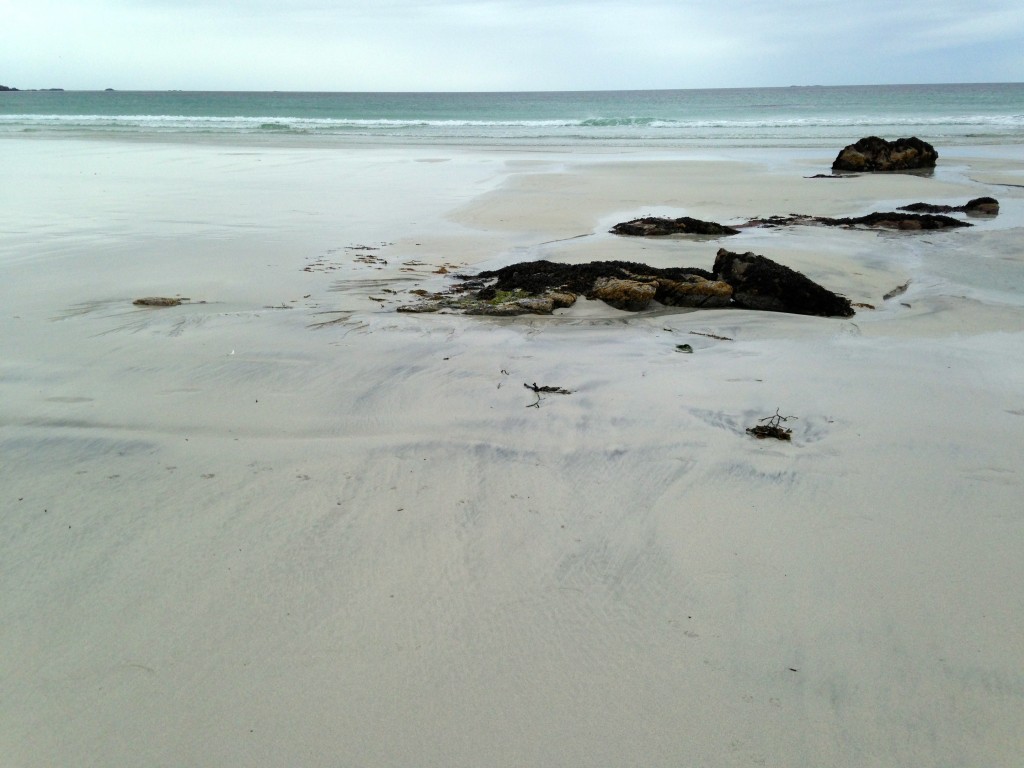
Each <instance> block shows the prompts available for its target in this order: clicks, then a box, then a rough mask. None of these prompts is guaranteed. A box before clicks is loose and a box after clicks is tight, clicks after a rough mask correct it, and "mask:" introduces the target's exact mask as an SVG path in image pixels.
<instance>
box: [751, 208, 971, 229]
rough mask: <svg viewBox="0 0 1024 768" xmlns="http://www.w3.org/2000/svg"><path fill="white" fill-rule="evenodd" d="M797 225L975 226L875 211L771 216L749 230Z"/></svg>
mask: <svg viewBox="0 0 1024 768" xmlns="http://www.w3.org/2000/svg"><path fill="white" fill-rule="evenodd" d="M794 224H803V225H821V226H824V227H870V228H872V229H901V230H907V231H918V230H925V229H929V230H930V229H949V228H955V227H970V226H972V224H970V223H969V222H966V221H960V219H954V218H953V217H952V216H943V215H941V214H931V213H901V212H898V211H888V212H882V211H875V212H873V213H869V214H867V215H866V216H854V217H848V218H842V219H834V218H829V217H828V216H803V215H800V214H793V215H790V216H769V217H768V218H766V219H751V220H750V221H748V222H747V223H746V225H745V226H748V227H785V226H792V225H794Z"/></svg>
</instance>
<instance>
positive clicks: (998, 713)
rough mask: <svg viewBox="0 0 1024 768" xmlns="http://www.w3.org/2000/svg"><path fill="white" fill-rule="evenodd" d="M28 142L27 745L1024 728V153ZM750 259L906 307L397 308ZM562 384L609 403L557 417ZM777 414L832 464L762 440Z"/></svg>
mask: <svg viewBox="0 0 1024 768" xmlns="http://www.w3.org/2000/svg"><path fill="white" fill-rule="evenodd" d="M6 140H7V139H6V138H5V139H0V141H6ZM25 145H26V146H25V151H24V152H22V153H6V155H5V157H6V159H7V161H8V165H9V168H10V172H11V174H12V178H13V177H17V178H20V179H23V180H24V183H23V184H22V188H21V190H20V193H19V197H18V199H17V200H11V201H10V203H9V204H8V206H7V208H8V210H7V211H6V214H7V216H8V221H9V222H12V224H11V225H10V226H8V227H7V228H6V229H5V230H4V231H3V232H0V280H2V281H3V282H4V283H5V284H8V285H11V286H17V287H18V290H17V291H16V292H12V296H11V298H10V299H9V301H8V303H7V304H6V305H5V308H4V312H3V313H2V314H0V338H2V339H3V346H4V349H5V354H4V358H3V360H0V419H2V424H3V431H2V432H0V452H2V455H3V456H4V460H3V462H0V488H3V489H4V490H3V497H2V500H0V504H2V506H3V508H4V510H5V513H4V514H3V515H2V516H0V573H2V575H3V578H4V581H5V583H6V584H9V585H11V589H9V590H8V594H7V597H6V598H5V600H4V601H3V608H2V613H0V626H2V627H3V628H4V629H3V634H2V635H0V643H2V646H3V650H4V653H3V654H0V659H3V661H0V674H2V675H3V677H4V678H5V679H6V680H7V681H9V688H10V691H11V696H10V697H8V698H7V700H6V703H4V704H0V716H2V718H3V720H4V721H5V723H6V724H7V725H6V727H5V728H4V729H3V732H2V733H0V747H2V750H0V751H3V752H4V753H5V754H7V755H8V756H9V759H11V760H12V761H14V763H16V764H18V765H24V766H33V765H39V766H43V765H55V764H66V763H67V762H68V761H69V760H82V761H85V763H87V764H96V765H112V764H126V763H138V762H148V763H171V764H190V765H210V766H214V765H227V764H239V763H252V762H256V763H263V764H289V765H308V766H314V765H323V764H326V763H337V762H341V763H345V764H354V765H355V764H359V765H398V764H403V765H411V764H416V765H438V766H441V765H544V764H555V763H557V764H628V763H635V762H642V763H643V764H645V765H679V764H686V765H707V766H730V765H741V764H749V763H766V764H775V763H778V764H780V765H798V764H807V765H811V764H820V765H826V764H827V765H837V766H840V765H849V766H854V765H856V766H858V767H859V766H864V765H879V766H881V765H888V764H893V763H899V764H911V763H913V764H917V765H922V766H924V765H936V766H937V765H941V764H945V763H955V764H963V765H973V764H979V763H985V764H986V765H991V766H1006V767H1007V768H1009V767H1010V766H1011V765H1014V761H1015V760H1017V758H1018V756H1019V755H1020V754H1021V753H1022V752H1024V736H1022V734H1024V720H1022V716H1021V714H1020V713H1021V712H1022V711H1024V708H1022V707H1021V706H1020V704H1021V699H1022V698H1024V690H1022V689H1021V681H1020V673H1019V670H1020V669H1021V668H1022V665H1024V649H1022V647H1021V645H1020V643H1019V638H1020V637H1022V636H1024V618H1022V617H1024V612H1022V611H1020V610H1015V608H1017V607H1018V606H1019V605H1020V597H1019V596H1020V595H1021V594H1024V567H1022V565H1021V563H1022V560H1021V557H1020V547H1019V542H1020V541H1022V540H1024V537H1022V534H1024V518H1022V517H1021V515H1020V513H1019V512H1018V511H1017V510H1018V508H1019V498H1020V496H1021V491H1022V490H1024V478H1022V476H1021V473H1020V469H1019V467H1018V466H1017V459H1016V446H1017V444H1018V443H1019V434H1020V429H1021V426H1024V400H1022V399H1021V394H1020V393H1021V392H1022V391H1024V366H1022V363H1021V361H1022V360H1024V355H1022V354H1021V353H1022V351H1024V330H1022V326H1021V323H1020V317H1021V315H1022V309H1024V306H1022V305H1024V285H1022V284H1021V281H1022V279H1024V257H1022V256H1021V254H1020V251H1019V242H1020V239H1019V235H1020V232H1021V229H1022V228H1024V189H1018V188H1016V187H1005V188H997V187H994V186H992V185H991V184H989V183H988V182H990V181H992V180H999V181H1000V182H1007V183H1016V182H1015V181H1014V180H1015V179H1017V178H1018V177H1019V176H1020V175H1021V174H1022V173H1024V157H1022V156H1021V152H1020V148H1019V147H1017V146H1009V147H1004V148H1002V149H1000V150H998V151H996V150H993V151H992V152H991V153H989V152H988V151H987V150H985V151H981V150H979V151H977V152H975V151H974V149H973V148H972V151H971V152H969V153H962V154H956V153H954V152H953V151H952V150H951V151H948V152H944V151H943V149H942V148H939V150H940V169H939V171H938V172H937V174H936V176H935V177H933V178H922V177H894V176H880V177H860V178H855V179H847V180H813V179H805V178H803V175H804V173H805V172H806V171H807V170H809V169H810V168H812V167H816V166H815V155H814V152H815V150H812V149H805V150H794V151H793V152H784V151H783V152H779V151H775V150H763V151H762V159H761V160H760V161H755V160H756V158H754V154H755V153H754V151H753V150H751V151H749V152H747V151H744V152H741V153H738V152H732V151H724V152H723V151H721V150H717V149H716V150H714V151H713V152H709V153H704V154H702V155H701V154H700V153H694V154H689V153H686V152H682V153H676V152H673V153H671V156H666V154H668V153H663V152H657V151H652V152H648V153H646V154H644V153H639V154H640V161H638V162H622V161H621V160H619V159H616V158H614V157H612V156H611V152H610V151H609V152H608V153H602V155H601V157H600V159H599V161H597V162H595V161H594V155H593V154H592V153H590V152H586V151H584V152H582V153H567V152H561V153H548V152H537V153H535V152H530V151H523V152H516V153H505V152H502V153H494V152H490V151H487V150H484V149H480V148H476V149H474V150H471V151H463V150H461V149H458V148H451V147H444V148H442V147H429V148H421V147H416V148H410V149H403V150H399V149H398V148H394V149H393V148H390V147H389V148H387V149H386V150H385V151H384V152H377V153H372V152H363V151H358V152H350V151H348V149H333V148H332V149H316V150H310V151H306V150H301V151H300V150H294V149H281V148H276V149H271V148H266V147H262V146H257V147H254V146H251V145H243V146H234V147H230V148H229V147H220V146H209V145H191V144H182V145H163V144H153V145H151V144H139V143H135V142H125V143H118V142H110V143H102V142H92V141H85V142H79V141H70V140H68V141H65V142H64V143H59V142H58V143H51V142H35V141H29V142H25ZM836 149H838V147H837V148H836ZM999 153H1002V155H1003V156H1004V159H1005V162H1003V164H1002V165H1000V164H999ZM606 154H607V156H606ZM826 154H827V155H829V160H828V162H831V156H834V152H832V153H826V152H822V153H820V156H824V155H826ZM695 155H696V157H695ZM741 155H742V156H741ZM947 158H948V159H947ZM635 159H636V158H634V160H635ZM943 162H948V163H949V165H948V166H947V167H942V165H941V164H942V163H943ZM975 179H978V180H975ZM979 180H980V181H979ZM982 190H987V191H988V193H989V194H992V195H993V196H995V197H997V198H998V199H999V200H1000V203H1001V204H1002V207H1001V211H1000V214H999V216H998V217H996V218H995V219H991V220H984V221H981V222H979V225H978V226H976V227H973V228H970V229H966V230H964V231H957V232H937V233H928V234H924V233H879V232H873V231H848V230H842V231H834V230H826V229H824V228H814V227H802V228H787V229H785V230H757V231H745V232H744V233H742V234H741V235H737V236H733V237H729V238H724V239H722V240H714V241H703V242H699V241H686V240H680V239H668V240H658V241H649V240H648V241H645V240H642V239H639V238H628V239H627V238H621V237H616V236H614V235H610V234H608V232H607V230H608V229H609V227H610V225H611V224H612V223H614V220H615V219H616V218H619V217H621V220H626V219H628V218H631V217H632V214H634V213H638V214H645V213H649V212H654V213H661V212H664V213H673V214H674V215H683V214H685V215H694V216H698V217H701V218H710V219H712V220H715V221H721V222H723V223H727V222H729V221H731V220H733V218H734V217H735V218H740V217H748V216H751V215H758V214H761V215H769V214H772V213H780V214H785V213H790V212H794V211H795V212H798V213H809V214H819V215H828V214H839V215H856V214H859V213H863V212H866V210H870V209H872V208H874V209H876V210H877V209H879V208H878V205H879V203H880V202H886V201H888V202H899V201H903V202H916V201H918V200H925V201H928V202H947V201H954V200H955V201H956V202H964V201H965V200H967V199H969V198H971V197H977V196H979V195H980V194H984V193H985V192H983V191H982ZM790 209H793V210H790ZM718 247H726V248H728V249H729V250H735V251H741V252H742V251H748V250H749V251H753V252H755V253H760V254H764V255H766V256H769V257H770V258H773V259H775V260H777V261H780V262H782V263H785V264H787V265H788V266H791V267H792V268H794V269H797V270H799V271H801V272H804V274H806V275H808V277H811V278H812V279H814V280H816V281H818V282H820V283H821V284H822V285H824V286H825V287H827V288H829V289H831V290H834V291H836V292H838V293H841V294H844V295H846V296H848V297H849V298H850V299H851V300H853V301H864V302H870V303H874V304H875V305H876V309H875V310H863V311H860V312H858V314H857V315H856V316H855V317H853V318H851V319H849V320H837V319H830V318H816V317H803V316H794V315H782V314H773V313H761V312H750V311H743V310H736V309H728V310H697V311H660V310H658V311H649V312H641V313H627V312H621V311H619V310H614V309H611V308H610V307H606V306H603V305H602V306H598V304H597V303H596V302H587V303H586V304H585V305H584V304H583V303H581V304H580V306H578V307H574V308H572V309H571V310H568V311H565V312H563V313H562V314H559V315H555V316H552V317H521V318H514V319H488V318H475V317H464V316H458V315H433V316H409V315H401V314H397V313H395V312H394V307H395V306H396V305H397V303H398V302H399V300H404V297H408V295H409V293H408V292H409V291H410V290H417V289H429V290H434V289H435V286H440V285H443V284H444V282H445V280H447V278H446V277H445V275H443V274H438V273H437V270H439V269H440V268H441V267H444V266H445V265H451V266H452V267H453V268H454V269H465V270H469V269H472V270H477V269H484V268H492V267H494V266H497V265H501V264H504V263H513V262H515V261H522V260H526V259H533V258H551V259H553V260H562V261H587V260H594V259H605V258H607V259H612V258H622V259H624V260H633V261H644V262H646V263H649V264H652V265H656V266H657V265H668V264H679V263H684V264H686V265H694V266H703V267H707V266H708V265H709V264H710V263H711V262H712V261H713V258H714V252H715V250H716V249H717V248H718ZM384 262H386V263H384ZM307 268H308V269H307ZM907 281H909V286H908V289H907V291H906V293H904V294H903V295H901V296H898V297H895V298H893V299H890V300H883V299H882V296H883V295H884V294H885V293H886V292H887V291H889V290H890V289H892V288H893V287H895V286H897V285H900V284H902V283H904V282H907ZM383 289H388V290H393V291H396V293H395V294H389V293H384V292H383ZM176 293H181V294H182V295H184V296H188V297H189V298H190V299H191V301H190V302H188V303H186V304H183V305H181V306H178V307H169V308H164V309H140V308H136V307H133V306H132V305H131V301H132V299H134V298H137V297H138V296H144V295H169V296H173V295H175V294H176ZM374 296H375V297H378V298H381V297H383V298H385V299H386V300H385V301H378V300H375V299H371V298H370V297H374ZM201 302H205V303H201ZM905 304H909V305H910V306H904V305H905ZM330 320H337V322H334V323H331V324H327V325H324V326H323V327H320V328H315V327H311V326H313V325H315V324H316V323H318V322H321V321H330ZM707 334H712V335H714V336H718V337H723V338H713V337H712V336H711V335H707ZM684 342H685V343H687V344H690V345H691V346H692V348H693V354H692V355H689V354H679V353H678V352H677V351H676V346H677V345H678V344H680V343H684ZM533 382H536V383H538V384H540V385H551V386H559V387H564V388H566V389H568V390H570V392H571V394H569V395H564V396H563V395H550V396H547V397H543V398H540V399H539V401H538V402H539V406H540V407H538V408H535V407H531V406H532V404H533V403H534V400H535V399H537V398H536V397H535V395H534V393H532V392H530V391H528V390H527V389H524V387H523V384H524V383H533ZM776 409H780V412H781V413H782V414H783V415H787V416H795V417H796V418H795V419H794V420H793V421H791V422H787V424H786V426H787V427H792V428H793V440H792V443H791V444H784V443H779V442H775V441H758V440H756V439H754V438H751V437H750V436H749V435H747V434H746V433H745V430H746V428H747V427H750V426H752V425H753V424H755V423H757V421H758V420H759V419H761V418H764V417H767V416H770V415H771V414H772V413H774V412H776Z"/></svg>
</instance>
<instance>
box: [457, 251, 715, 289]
mask: <svg viewBox="0 0 1024 768" xmlns="http://www.w3.org/2000/svg"><path fill="white" fill-rule="evenodd" d="M692 275H696V276H698V277H703V278H705V279H706V280H714V279H715V276H714V275H713V274H712V273H711V272H708V271H707V270H706V269H698V268H697V267H669V268H667V269H658V268H656V267H649V266H647V265H646V264H639V263H637V262H632V261H590V262H587V263H585V264H558V263H555V262H552V261H545V260H539V261H521V262H519V263H517V264H510V265H509V266H507V267H502V268H501V269H495V270H488V271H486V272H481V273H480V274H478V275H477V276H476V278H469V279H471V280H473V279H484V280H492V279H493V280H494V281H495V282H494V284H493V285H491V286H488V287H486V288H483V289H481V291H480V293H479V294H478V295H479V296H480V298H486V297H487V292H497V291H517V290H519V291H525V292H526V293H529V294H533V295H538V294H541V293H544V292H545V291H568V292H569V293H576V294H580V293H589V292H590V289H591V288H593V286H594V282H595V281H596V280H597V279H598V278H601V277H617V278H625V279H634V280H635V279H637V278H638V276H639V277H643V278H655V277H664V278H668V279H670V280H683V279H686V278H687V277H689V276H692ZM490 297H491V298H493V293H492V294H491V296H490Z"/></svg>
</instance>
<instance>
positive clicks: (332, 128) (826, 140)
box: [0, 83, 1024, 147]
mask: <svg viewBox="0 0 1024 768" xmlns="http://www.w3.org/2000/svg"><path fill="white" fill-rule="evenodd" d="M28 134H36V135H53V136H60V135H64V136H81V135H88V136H121V137H131V136H137V137H152V136H158V137H159V136H162V137H164V138H168V139H170V138H173V137H174V136H179V137H189V136H191V137H193V138H202V137H213V138H230V137H232V136H239V137H240V136H247V137H249V138H253V137H257V136H267V137H273V136H278V137H286V136H287V137H295V138H296V139H301V138H302V137H305V138H307V139H309V140H314V141H315V140H316V139H317V137H332V138H333V139H335V140H337V139H341V140H344V139H346V138H348V139H352V140H357V141H370V142H397V143H426V144H429V143H456V144H460V143H464V144H480V143H487V144H491V143H499V144H500V143H514V144H527V145H578V144H584V145H595V146H596V145H608V146H639V145H643V146H665V147H689V146H739V147H743V146H782V147H787V146H789V147H817V146H829V147H832V146H835V145H836V144H837V143H839V144H842V143H849V141H854V140H856V139H857V138H860V137H861V136H866V135H879V136H883V137H885V138H890V139H892V138H897V137H900V136H911V135H916V136H920V137H921V138H924V139H925V140H927V141H930V142H932V143H935V144H942V145H946V146H948V145H961V146H962V145H984V144H1021V143H1024V83H1000V84H976V85H963V84H959V85H888V86H837V87H832V86H829V87H825V86H822V87H818V86H812V87H790V88H747V89H715V90H670V91H603V92H602V91H586V92H537V93H293V92H272V93H243V92H224V93H217V92H183V91H159V92H140V91H17V92H2V93H0V136H12V135H28Z"/></svg>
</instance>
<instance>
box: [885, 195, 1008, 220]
mask: <svg viewBox="0 0 1024 768" xmlns="http://www.w3.org/2000/svg"><path fill="white" fill-rule="evenodd" d="M897 210H900V211H914V212H916V213H967V214H970V215H972V216H995V215H996V214H998V213H999V201H998V200H996V199H995V198H994V197H976V198H974V199H973V200H968V201H967V202H966V203H964V204H963V205H932V204H931V203H911V204H910V205H901V206H900V207H899V208H898V209H897Z"/></svg>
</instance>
